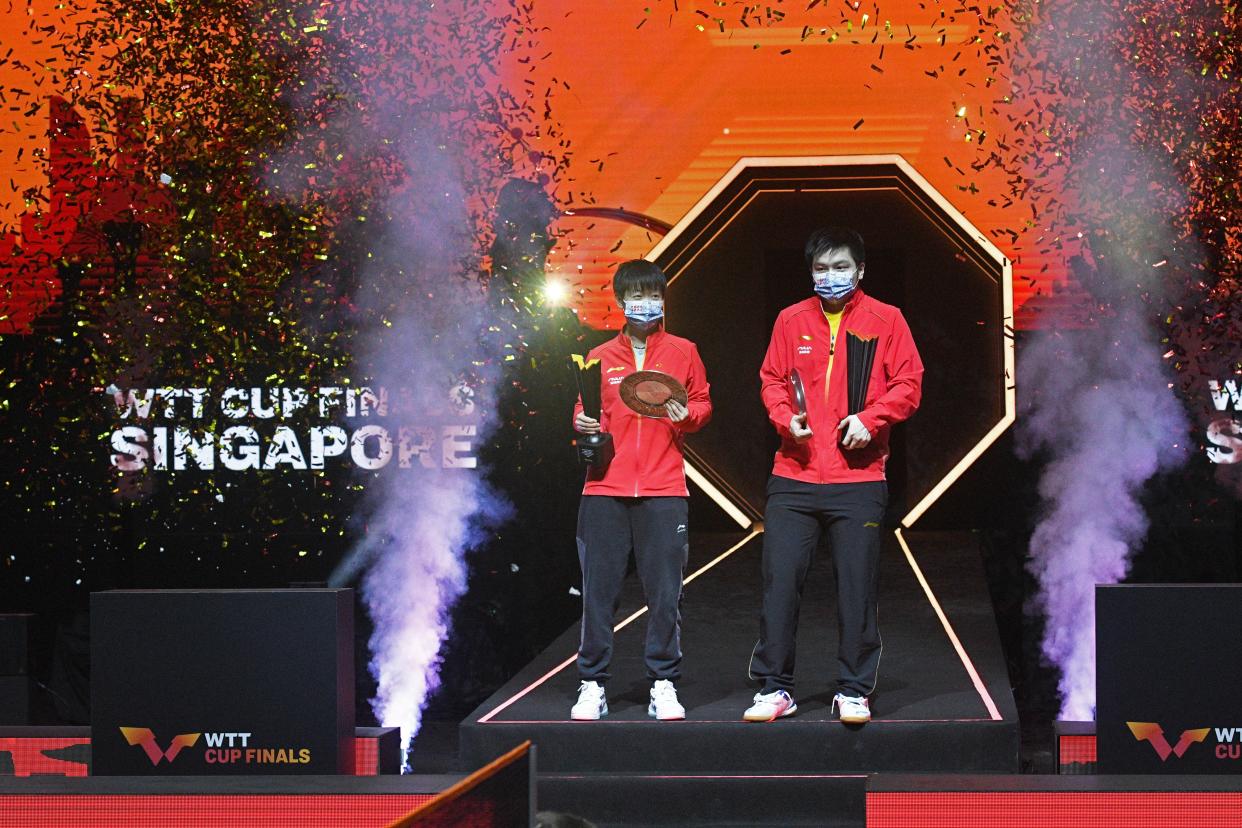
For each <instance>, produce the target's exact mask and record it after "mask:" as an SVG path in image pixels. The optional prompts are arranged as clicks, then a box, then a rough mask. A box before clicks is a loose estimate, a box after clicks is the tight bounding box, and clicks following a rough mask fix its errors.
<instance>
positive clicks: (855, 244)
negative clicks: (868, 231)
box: [806, 227, 867, 268]
mask: <svg viewBox="0 0 1242 828" xmlns="http://www.w3.org/2000/svg"><path fill="white" fill-rule="evenodd" d="M838 247H844V248H847V249H849V251H850V255H851V256H853V257H854V262H855V263H856V264H862V263H863V262H865V261H866V260H867V249H866V248H865V247H863V240H862V236H860V235H858V231H857V230H854V229H853V228H850V227H820V228H818V229H817V230H815V231H814V232H813V233H811V237H810V238H809V239H807V240H806V266H807V267H808V268H810V267H814V265H815V260H816V259H818V258H819V257H820V256H822V255H824V254H825V253H827V252H828V251H829V250H836V249H837V248H838Z"/></svg>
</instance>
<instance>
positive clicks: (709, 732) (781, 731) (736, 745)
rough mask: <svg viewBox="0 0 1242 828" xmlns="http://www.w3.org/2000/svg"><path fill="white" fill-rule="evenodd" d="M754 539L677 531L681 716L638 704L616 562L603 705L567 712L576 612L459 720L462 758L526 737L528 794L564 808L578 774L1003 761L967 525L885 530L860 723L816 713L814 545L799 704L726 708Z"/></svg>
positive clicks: (1015, 736) (820, 684) (830, 610)
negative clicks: (532, 785)
mask: <svg viewBox="0 0 1242 828" xmlns="http://www.w3.org/2000/svg"><path fill="white" fill-rule="evenodd" d="M761 548H762V535H761V533H760V532H746V533H740V534H736V535H730V536H725V535H697V536H693V537H692V543H691V552H690V565H689V567H688V569H687V573H688V576H687V583H686V588H685V593H684V604H683V638H682V643H683V650H684V652H685V661H684V664H683V673H684V677H683V679H682V681H681V682H680V684H679V693H680V697H681V700H682V703H683V704H684V705H685V706H686V710H687V718H686V720H685V721H680V722H657V721H654V720H652V719H649V718H648V717H647V712H646V707H647V690H648V682H647V680H646V678H645V676H644V669H643V661H642V639H643V635H644V631H645V620H646V619H645V617H644V614H645V613H644V610H643V607H642V600H641V588H640V587H639V585H638V583H637V578H636V576H634V575H631V576H630V579H629V580H628V581H627V584H626V590H625V594H624V597H623V603H622V610H621V611H620V613H619V614H618V631H617V635H616V647H615V655H614V664H613V679H612V681H611V682H610V684H609V688H608V696H609V708H610V715H609V716H608V717H607V718H605V719H603V720H601V721H599V722H572V721H570V720H569V718H568V717H569V708H570V706H571V705H572V703H573V701H574V699H575V696H576V692H577V686H578V679H577V675H576V671H575V668H574V664H573V658H574V654H575V651H576V648H577V641H578V628H577V625H575V626H574V627H573V628H571V629H569V630H566V632H565V633H564V635H562V636H561V637H560V638H558V639H557V640H556V641H555V642H554V643H553V644H552V646H551V647H549V648H548V650H547V651H545V652H544V653H543V654H542V655H541V656H540V657H539V658H538V659H536V660H535V661H534V662H532V663H531V664H530V665H528V666H527V667H526V668H525V669H524V670H523V671H522V672H521V673H520V674H518V675H517V676H516V677H515V678H514V679H513V680H512V681H510V682H509V683H508V684H507V685H505V686H504V687H503V688H501V689H500V691H498V692H497V693H496V694H495V695H494V696H492V697H491V698H490V699H488V701H487V702H485V703H484V704H483V705H481V706H480V707H479V708H478V709H477V710H476V711H474V713H472V714H471V715H470V716H469V717H467V719H466V720H465V721H464V722H463V723H462V725H461V734H460V735H461V754H462V760H463V763H464V765H465V766H467V767H472V766H477V765H479V764H481V763H482V762H485V761H487V760H488V759H489V758H491V757H494V756H496V755H497V754H498V753H501V752H503V751H504V750H505V749H507V748H510V747H512V746H514V745H516V744H518V743H520V742H522V741H524V740H526V739H530V740H531V741H533V742H534V743H535V744H536V745H537V747H538V749H539V770H540V773H541V790H542V789H545V787H546V790H547V792H548V794H549V795H552V796H553V800H552V801H543V800H541V807H552V808H561V807H564V808H565V809H566V810H573V809H574V807H575V806H577V805H579V804H580V802H581V800H580V799H579V798H578V797H577V796H574V797H571V798H570V799H567V800H564V801H557V800H560V799H561V797H560V796H557V795H556V792H557V791H561V792H564V793H565V794H566V795H568V792H570V791H572V790H582V791H583V792H584V795H588V794H589V791H587V790H586V788H589V787H590V786H589V785H586V787H585V788H584V783H588V782H589V781H590V777H589V776H588V777H580V775H583V774H587V775H590V774H608V775H616V774H625V775H631V777H630V778H634V779H637V778H639V777H642V776H645V775H648V774H655V775H660V774H679V775H700V776H703V775H708V776H721V777H726V778H734V777H740V776H750V775H764V776H772V775H785V776H788V777H791V779H792V781H793V782H798V783H799V784H814V783H813V782H812V780H813V779H816V778H819V779H828V778H838V779H840V780H841V784H843V785H846V786H852V785H854V784H856V782H855V781H854V780H853V779H852V778H850V777H853V776H855V775H862V774H874V773H938V774H945V773H971V774H974V773H1015V772H1016V771H1017V769H1018V746H1019V731H1018V719H1017V711H1016V708H1015V706H1014V702H1013V695H1012V692H1011V690H1010V687H1009V681H1008V675H1007V673H1006V669H1005V661H1004V657H1003V655H1002V652H1001V647H1000V641H999V637H998V635H997V631H996V625H995V620H994V617H993V613H992V605H991V601H990V599H989V597H988V592H987V586H986V583H985V581H984V577H983V571H982V565H981V561H980V553H979V546H978V543H977V541H976V539H975V537H974V535H972V534H970V533H925V532H917V533H906V534H903V535H898V534H896V533H889V534H888V537H887V540H886V543H885V547H884V552H883V562H882V565H881V586H880V620H881V632H882V634H883V638H884V653H883V657H882V660H881V664H880V681H879V688H878V690H877V692H876V694H875V695H874V697H873V699H872V713H873V721H872V722H871V723H870V724H868V725H866V726H863V727H847V726H845V725H842V724H841V723H839V722H837V721H836V720H835V719H834V717H833V716H832V715H831V702H832V696H833V693H834V692H835V685H834V679H835V652H836V624H835V617H836V615H835V613H836V609H835V599H834V598H833V594H834V585H833V575H832V565H831V559H830V557H829V556H828V555H827V554H824V553H823V551H822V550H821V554H819V555H817V557H816V560H815V562H814V564H813V566H812V569H811V573H810V577H809V581H808V584H807V590H806V595H805V597H804V600H803V609H802V620H801V627H800V632H799V641H798V661H797V663H798V673H797V681H798V686H797V691H796V693H795V696H796V698H797V701H798V708H799V710H798V714H797V715H796V716H793V717H790V718H787V719H782V720H779V721H776V722H771V723H758V724H754V723H747V722H743V721H741V715H742V711H743V710H745V708H746V707H747V706H748V705H749V704H750V701H751V697H752V696H753V695H754V693H755V692H756V690H757V689H758V685H757V683H755V682H752V681H749V680H748V678H747V667H748V662H749V659H750V653H751V649H752V647H753V646H754V644H755V638H756V634H757V630H758V621H757V614H758V609H759V600H760V574H759V557H760V551H761ZM545 782H547V783H549V784H547V785H546V786H545V784H544V783H545ZM721 784H724V783H721ZM779 787H780V786H778V788H779Z"/></svg>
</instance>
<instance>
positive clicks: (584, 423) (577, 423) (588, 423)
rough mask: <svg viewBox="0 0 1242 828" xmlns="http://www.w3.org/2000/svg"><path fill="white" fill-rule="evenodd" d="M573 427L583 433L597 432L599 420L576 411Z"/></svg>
mask: <svg viewBox="0 0 1242 828" xmlns="http://www.w3.org/2000/svg"><path fill="white" fill-rule="evenodd" d="M574 428H575V429H577V430H578V431H580V432H582V433H583V434H597V433H599V420H594V419H592V418H590V417H588V416H587V415H586V414H583V413H582V412H578V416H576V417H574Z"/></svg>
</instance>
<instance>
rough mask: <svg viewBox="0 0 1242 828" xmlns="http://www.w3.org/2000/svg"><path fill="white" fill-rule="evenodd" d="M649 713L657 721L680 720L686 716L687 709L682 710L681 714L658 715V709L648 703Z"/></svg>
mask: <svg viewBox="0 0 1242 828" xmlns="http://www.w3.org/2000/svg"><path fill="white" fill-rule="evenodd" d="M647 715H648V716H650V717H651V718H653V719H655V720H656V721H660V722H680V721H682V720H683V719H685V718H686V711H684V710H683V711H681V713H680V714H678V715H676V716H659V715H656V709H655V708H654V707H652V706H651V705H648V706H647Z"/></svg>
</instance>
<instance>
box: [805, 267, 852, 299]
mask: <svg viewBox="0 0 1242 828" xmlns="http://www.w3.org/2000/svg"><path fill="white" fill-rule="evenodd" d="M811 277H812V278H813V279H814V280H815V292H816V293H818V294H819V295H820V297H822V298H824V299H829V300H837V299H844V298H845V297H847V296H849V295H850V294H851V293H853V292H854V290H855V289H856V288H857V287H858V278H857V277H858V271H857V270H845V271H838V270H829V271H828V272H826V273H812V274H811Z"/></svg>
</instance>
